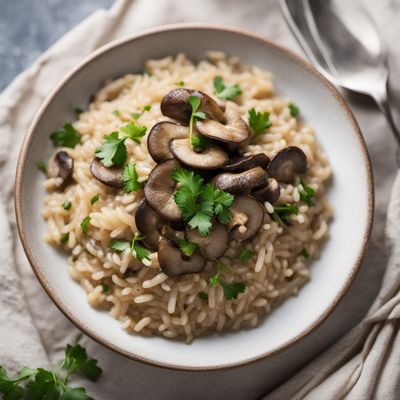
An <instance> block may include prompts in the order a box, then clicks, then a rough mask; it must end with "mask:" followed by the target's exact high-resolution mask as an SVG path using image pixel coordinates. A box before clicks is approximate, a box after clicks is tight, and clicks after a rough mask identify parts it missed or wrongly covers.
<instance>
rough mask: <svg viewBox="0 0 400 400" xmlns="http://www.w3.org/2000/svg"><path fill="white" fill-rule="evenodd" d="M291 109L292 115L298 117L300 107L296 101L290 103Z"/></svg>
mask: <svg viewBox="0 0 400 400" xmlns="http://www.w3.org/2000/svg"><path fill="white" fill-rule="evenodd" d="M289 111H290V115H291V116H292V117H297V116H298V115H299V114H300V110H299V108H298V107H297V106H296V104H294V103H289Z"/></svg>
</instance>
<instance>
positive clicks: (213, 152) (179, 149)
mask: <svg viewBox="0 0 400 400" xmlns="http://www.w3.org/2000/svg"><path fill="white" fill-rule="evenodd" d="M170 149H171V152H172V154H173V155H174V157H175V158H177V159H178V160H179V161H180V162H181V163H183V164H185V165H188V166H189V167H192V168H198V169H215V168H219V167H222V166H223V165H224V164H225V163H226V162H227V161H228V155H227V154H226V153H225V151H223V150H222V149H221V148H220V147H218V146H217V145H215V144H209V145H208V146H207V147H206V148H205V149H204V150H202V151H199V152H197V151H194V150H193V146H192V145H191V143H190V141H189V139H174V140H172V141H171V144H170Z"/></svg>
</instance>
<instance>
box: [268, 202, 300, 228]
mask: <svg viewBox="0 0 400 400" xmlns="http://www.w3.org/2000/svg"><path fill="white" fill-rule="evenodd" d="M298 213H299V208H298V207H297V206H296V205H295V204H289V203H288V204H284V205H282V206H275V207H274V212H273V213H272V219H273V220H274V221H275V222H276V223H277V224H278V225H280V226H284V225H287V224H288V223H289V220H290V216H291V215H292V214H298Z"/></svg>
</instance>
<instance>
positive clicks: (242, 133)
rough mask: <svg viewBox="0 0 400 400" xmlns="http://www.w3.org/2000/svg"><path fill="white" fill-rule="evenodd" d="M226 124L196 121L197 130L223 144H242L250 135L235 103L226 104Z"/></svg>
mask: <svg viewBox="0 0 400 400" xmlns="http://www.w3.org/2000/svg"><path fill="white" fill-rule="evenodd" d="M225 118H226V123H225V124H224V123H222V122H220V121H217V120H215V119H206V120H204V121H196V129H197V130H198V131H199V132H200V133H201V134H202V135H204V136H207V137H209V138H211V139H215V140H220V141H221V142H227V143H235V144H241V143H243V142H244V141H245V140H246V139H247V138H248V137H249V135H250V131H249V127H248V126H247V124H246V122H244V121H243V119H242V118H241V117H240V113H239V110H238V108H237V106H236V104H235V103H233V102H228V103H226V108H225Z"/></svg>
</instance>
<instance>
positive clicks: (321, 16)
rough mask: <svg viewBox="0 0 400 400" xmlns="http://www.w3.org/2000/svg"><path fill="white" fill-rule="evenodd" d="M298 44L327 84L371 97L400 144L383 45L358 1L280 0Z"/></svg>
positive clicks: (399, 133) (399, 131) (373, 25)
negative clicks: (390, 98)
mask: <svg viewBox="0 0 400 400" xmlns="http://www.w3.org/2000/svg"><path fill="white" fill-rule="evenodd" d="M280 4H281V8H282V12H283V15H284V17H285V19H286V21H287V23H288V25H289V27H290V29H291V30H292V32H293V34H294V36H295V37H296V39H297V41H298V42H299V44H300V46H301V48H302V49H303V51H304V52H305V54H306V55H307V56H308V58H309V59H310V60H311V62H312V63H313V64H314V65H315V66H316V67H317V69H318V70H319V71H320V72H321V73H322V74H323V75H325V76H326V77H327V78H328V79H329V80H330V81H331V82H333V83H334V84H336V85H338V86H341V87H343V88H346V89H349V90H352V91H354V92H359V93H364V94H367V95H369V96H371V97H372V98H373V99H374V100H375V102H376V104H377V105H378V107H379V108H380V109H381V111H382V112H383V114H384V115H385V116H386V119H387V121H388V123H389V125H390V127H391V129H392V131H393V133H394V135H395V138H396V140H397V142H398V143H399V145H400V130H399V128H398V127H397V126H396V123H395V121H394V118H393V113H392V109H391V106H390V102H389V96H388V78H389V68H388V61H387V53H386V49H385V46H384V44H383V42H382V40H381V38H380V36H379V34H378V31H377V28H376V26H375V24H374V23H373V21H372V19H371V18H370V16H369V15H368V14H367V12H366V11H365V9H364V8H363V7H362V5H361V4H360V3H359V2H357V1H354V0H342V1H338V0H323V1H322V0H280Z"/></svg>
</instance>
